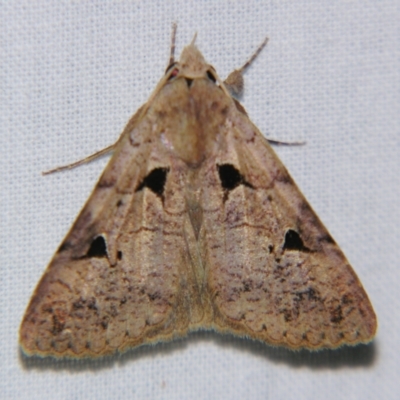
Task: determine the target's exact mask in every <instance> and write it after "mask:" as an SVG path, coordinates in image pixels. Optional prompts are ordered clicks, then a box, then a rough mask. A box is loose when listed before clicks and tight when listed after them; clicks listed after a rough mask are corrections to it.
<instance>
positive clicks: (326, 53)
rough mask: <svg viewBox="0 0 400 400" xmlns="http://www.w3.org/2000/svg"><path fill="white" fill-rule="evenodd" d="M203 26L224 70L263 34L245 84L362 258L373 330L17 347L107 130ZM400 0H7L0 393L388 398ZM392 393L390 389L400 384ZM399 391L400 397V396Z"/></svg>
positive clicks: (399, 147)
mask: <svg viewBox="0 0 400 400" xmlns="http://www.w3.org/2000/svg"><path fill="white" fill-rule="evenodd" d="M172 21H177V22H178V24H179V25H178V36H177V52H178V54H179V52H180V50H181V49H182V46H183V45H185V44H187V43H188V42H189V41H190V40H191V39H192V36H193V34H194V32H195V31H197V32H198V39H197V44H198V46H199V48H200V49H201V50H202V52H203V54H204V55H205V57H206V59H207V60H208V61H209V62H210V63H212V64H213V65H214V66H215V68H216V69H217V71H218V72H219V75H220V76H221V77H222V78H224V77H226V75H227V74H228V73H229V72H230V71H231V70H232V69H234V68H235V67H238V66H240V65H241V64H242V63H243V62H244V61H245V60H246V59H247V57H248V56H249V55H250V54H251V53H252V52H253V51H254V49H255V48H256V47H257V46H258V44H259V43H260V42H261V41H262V39H263V38H264V36H265V35H268V36H269V37H270V42H269V44H268V46H267V48H266V49H265V51H264V52H263V53H262V54H261V55H260V57H259V58H258V60H257V61H256V62H255V63H254V65H253V66H252V68H250V69H249V71H248V72H247V74H246V93H245V96H244V97H243V98H242V101H243V104H244V106H245V107H246V109H247V111H248V113H249V115H250V117H251V119H252V120H253V121H254V122H255V123H256V125H257V126H258V127H259V128H260V130H261V131H262V132H264V133H265V134H266V135H267V136H268V137H271V138H276V139H280V140H288V141H293V140H306V141H307V145H306V146H303V147H285V148H282V147H280V148H277V152H278V154H279V156H280V157H281V159H282V160H283V162H284V163H285V165H286V166H287V167H288V169H289V170H290V172H291V174H292V176H293V178H294V179H295V180H296V182H297V183H298V185H299V186H300V188H301V189H302V191H303V192H304V194H305V195H306V197H307V198H308V200H309V201H310V203H311V204H312V206H313V207H314V209H315V210H316V211H317V213H318V214H319V216H320V217H321V219H322V220H323V221H324V223H325V224H326V226H327V227H328V229H329V230H330V232H331V233H332V235H333V236H334V237H335V239H336V240H337V242H338V243H339V244H340V245H341V247H342V249H343V250H344V252H345V253H346V255H347V256H348V258H349V260H350V262H351V263H352V265H353V267H354V269H355V270H356V271H357V274H358V275H359V277H360V279H361V281H362V282H363V284H364V286H365V289H366V290H367V292H368V294H369V296H370V298H371V301H372V303H373V305H374V307H375V310H376V313H377V315H378V320H379V330H378V335H377V338H376V340H375V341H374V342H373V344H372V345H369V346H359V347H356V348H347V347H346V348H342V349H339V350H336V351H321V352H318V353H310V352H307V351H300V352H291V351H288V350H285V349H279V348H271V347H269V346H266V345H264V344H261V343H257V342H252V341H249V340H243V339H237V338H234V337H231V336H221V335H218V334H215V333H212V332H200V333H195V334H191V335H189V337H188V338H185V339H182V340H177V341H174V342H171V343H163V344H158V345H156V346H147V347H141V348H139V349H137V350H134V351H130V352H128V353H125V354H123V355H122V356H116V357H111V358H106V359H101V360H95V361H82V362H79V361H58V362H57V361H54V360H52V359H39V358H32V359H26V358H24V357H22V356H21V355H20V353H19V350H18V344H17V332H18V328H19V323H20V320H21V318H22V315H23V313H24V310H25V307H26V305H27V303H28V300H29V298H30V296H31V294H32V291H33V289H34V287H35V285H36V283H37V282H38V280H39V278H40V276H41V274H42V272H43V271H44V269H45V267H46V264H47V263H48V262H49V260H50V258H51V256H52V254H53V252H54V251H55V249H56V248H57V246H58V245H59V243H60V241H61V240H62V238H63V237H64V235H65V234H66V232H67V230H68V228H69V226H70V225H71V223H72V222H73V220H74V219H75V217H76V215H77V214H78V212H79V210H80V208H81V206H82V205H83V203H84V202H85V200H86V198H87V197H88V196H89V194H90V192H91V190H92V188H93V186H94V184H95V182H96V180H97V178H98V176H99V175H100V173H101V171H102V169H103V167H104V166H105V163H106V161H107V160H106V159H101V160H98V161H96V162H93V163H91V164H89V165H86V166H82V167H80V168H78V169H75V170H72V171H70V172H65V173H58V174H54V175H51V176H47V177H43V176H41V172H42V171H44V170H47V169H49V168H52V167H55V166H58V165H60V164H61V165H62V164H66V163H70V162H72V161H75V160H77V159H81V158H83V157H85V156H87V155H89V154H91V153H93V152H94V151H96V150H99V149H101V148H103V147H105V146H107V145H108V144H111V143H113V142H114V141H115V140H116V139H117V137H118V135H119V133H120V132H121V130H122V128H123V127H124V124H125V123H126V122H127V120H128V119H129V117H130V116H131V115H132V114H133V113H134V112H135V110H136V109H137V108H138V107H139V106H140V105H141V104H142V103H144V102H145V101H146V99H147V97H148V96H149V94H150V93H151V91H152V90H153V88H154V87H155V85H156V83H157V81H158V80H159V79H160V78H161V76H162V74H163V72H164V68H165V67H166V64H167V60H168V54H169V41H170V31H171V22H172ZM399 21H400V3H399V1H397V0H375V1H372V0H371V1H361V0H358V1H357V0H354V1H350V0H347V1H346V0H341V1H334V2H332V1H330V0H323V1H321V0H307V1H304V0H303V1H300V0H291V1H272V0H270V1H257V0H247V1H246V2H239V1H237V2H234V1H189V0H174V1H162V0H160V1H147V2H135V1H130V2H129V1H124V2H122V1H85V2H72V1H70V2H69V1H32V0H26V1H23V0H20V1H13V2H8V1H6V0H4V1H2V2H1V3H0V29H1V36H0V41H1V42H0V43H1V61H0V74H1V78H0V79H1V90H0V107H1V108H0V118H1V123H0V129H1V137H0V149H1V157H0V163H1V164H0V171H1V226H2V229H1V240H0V246H1V252H0V256H1V262H0V268H1V273H0V313H1V314H0V316H1V324H0V338H1V340H0V343H1V347H0V360H1V361H0V363H1V368H0V397H2V398H13V399H26V398H31V399H36V398H37V399H52V398H57V399H83V398H84V399H111V398H113V399H125V398H129V399H189V398H193V399H213V398H215V399H217V398H218V399H225V398H226V399H241V398H251V399H274V400H278V399H296V400H301V399H307V400H310V399H326V400H330V399H342V398H346V399H376V398H382V399H394V398H396V397H397V396H399V393H400V387H399V386H400V385H399V381H400V376H399V371H400V362H399V356H398V354H399V353H400V340H399V339H400V335H399V328H400V319H399V317H400V315H399V308H400V296H399V295H398V284H399V259H400V244H399V225H400V218H399V217H400V212H399V211H400V207H399V196H400V185H399V172H400V169H399V166H400V163H399V152H400V140H399V130H400V117H399V116H400V40H399V39H400V24H399ZM396 393H397V396H396ZM397 398H398V397H397Z"/></svg>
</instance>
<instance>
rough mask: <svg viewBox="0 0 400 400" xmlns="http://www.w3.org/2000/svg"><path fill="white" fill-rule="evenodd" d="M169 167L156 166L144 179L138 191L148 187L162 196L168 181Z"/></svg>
mask: <svg viewBox="0 0 400 400" xmlns="http://www.w3.org/2000/svg"><path fill="white" fill-rule="evenodd" d="M168 171H169V168H155V169H153V170H152V171H151V172H150V173H149V174H147V176H146V177H145V178H144V179H143V180H142V182H141V183H140V185H139V186H138V188H137V189H136V191H137V192H139V191H140V190H142V189H144V188H145V187H147V188H148V189H150V190H151V191H152V192H153V193H155V194H156V195H158V196H162V195H163V193H164V187H165V182H166V181H167V174H168Z"/></svg>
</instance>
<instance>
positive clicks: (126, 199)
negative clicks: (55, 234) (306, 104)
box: [20, 28, 377, 357]
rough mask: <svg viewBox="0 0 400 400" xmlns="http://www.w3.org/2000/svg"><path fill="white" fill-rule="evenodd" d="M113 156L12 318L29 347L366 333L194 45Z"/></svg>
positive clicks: (111, 348) (364, 303)
mask: <svg viewBox="0 0 400 400" xmlns="http://www.w3.org/2000/svg"><path fill="white" fill-rule="evenodd" d="M175 31H176V28H174V29H173V35H172V37H173V39H172V46H171V57H170V63H169V66H168V68H167V69H166V72H165V75H164V76H163V78H162V79H161V81H160V82H159V84H158V85H157V87H156V89H155V90H154V92H153V93H152V95H151V96H150V98H149V100H148V102H147V103H145V104H144V105H143V106H142V107H141V108H140V109H139V110H138V111H137V112H136V114H135V115H134V116H133V117H132V118H131V120H130V121H129V122H128V124H127V126H126V127H125V129H124V131H123V133H122V135H121V137H120V139H119V140H118V141H117V142H116V143H115V144H114V145H113V146H110V147H109V148H107V149H105V150H103V151H101V152H99V153H96V154H95V155H93V156H92V157H89V158H88V159H86V160H83V161H81V162H78V163H76V164H73V165H72V166H75V165H77V164H80V163H82V162H86V161H89V160H90V159H92V158H95V157H97V156H98V155H99V154H103V153H105V152H107V151H110V150H112V151H113V156H112V158H111V159H110V161H109V164H108V165H107V167H106V169H105V171H104V172H103V174H102V176H101V177H100V179H99V181H98V183H97V185H96V187H95V189H94V191H93V193H92V195H91V196H90V198H89V200H88V201H87V203H86V205H85V206H84V208H83V210H82V211H81V213H80V215H79V216H78V218H77V220H76V221H75V223H74V224H73V226H72V228H71V230H70V231H69V233H68V234H67V236H66V238H65V239H64V241H63V242H62V244H61V245H60V247H59V248H58V250H57V252H56V254H55V255H54V258H53V260H52V261H51V263H50V265H49V266H48V268H47V270H46V271H45V273H44V276H43V277H42V279H41V280H40V282H39V284H38V286H37V288H36V290H35V292H34V294H33V296H32V299H31V301H30V303H29V305H28V308H27V310H26V313H25V316H24V318H23V321H22V324H21V328H20V345H21V348H22V350H23V352H24V353H25V354H27V355H40V356H55V357H89V356H90V357H97V356H102V355H105V354H109V353H113V352H116V351H123V350H126V349H127V348H131V347H135V346H138V345H142V344H145V343H152V342H158V341H165V340H170V339H172V338H174V337H176V336H182V335H185V334H186V333H187V332H188V331H194V330H197V329H213V330H216V331H218V332H222V333H231V334H235V335H239V336H243V337H249V338H253V339H258V340H261V341H264V342H266V343H268V344H271V345H282V346H286V347H289V348H292V349H297V348H307V349H320V348H336V347H339V346H341V345H344V344H347V345H356V344H358V343H367V342H370V341H371V340H372V339H373V337H374V335H375V332H376V329H377V320H376V316H375V313H374V310H373V308H372V305H371V303H370V301H369V299H368V296H367V294H366V293H365V291H364V289H363V287H362V285H361V283H360V281H359V279H358V278H357V276H356V274H355V272H354V271H353V269H352V267H351V266H350V265H349V263H348V261H347V260H346V258H345V256H344V255H343V253H342V251H341V250H340V248H339V247H338V245H337V244H336V243H335V241H334V240H333V238H332V237H331V236H330V234H329V233H328V231H327V230H326V228H325V227H324V226H323V224H322V223H321V222H320V220H319V219H318V217H317V216H316V214H315V213H314V211H313V210H312V208H311V207H310V205H309V204H308V203H307V201H306V199H305V198H304V196H303V195H302V194H301V192H300V190H299V189H298V188H297V186H296V184H295V183H294V181H293V179H292V178H291V177H290V175H289V173H288V172H287V170H286V169H285V167H284V166H283V165H282V163H281V162H280V160H279V159H278V157H277V156H276V154H275V153H274V151H273V150H272V148H271V147H270V144H269V143H268V140H267V139H266V138H265V137H264V136H263V135H262V134H261V133H260V131H259V130H258V129H257V128H256V126H255V125H254V124H253V123H252V122H251V121H250V119H249V118H248V116H247V114H246V111H245V109H244V108H243V106H242V105H241V104H240V103H239V102H238V100H237V99H236V98H235V97H234V96H233V95H232V94H238V93H239V94H240V92H241V91H242V89H243V80H242V73H243V71H244V69H245V68H246V67H247V66H248V65H249V64H250V63H251V62H252V61H253V60H254V58H255V57H256V56H257V54H258V53H259V52H260V51H261V49H262V48H263V47H264V45H265V43H266V40H265V41H264V43H263V44H262V45H261V46H260V48H259V49H258V50H257V52H256V53H255V54H254V56H253V57H252V58H251V59H250V60H249V61H248V62H247V63H246V64H245V65H244V66H243V67H242V68H240V69H239V70H236V71H234V72H233V73H232V74H231V75H230V76H229V77H228V79H227V80H226V81H225V82H223V81H222V80H221V79H220V78H219V77H218V75H217V73H216V71H215V69H214V68H213V67H212V66H211V65H209V64H208V63H207V62H206V61H205V59H204V57H203V55H202V54H201V53H200V51H199V50H198V49H197V47H196V45H195V43H194V41H195V39H193V41H192V43H191V44H189V45H188V46H187V47H185V48H184V50H183V52H182V55H181V57H180V60H179V62H177V61H175V60H174V48H175Z"/></svg>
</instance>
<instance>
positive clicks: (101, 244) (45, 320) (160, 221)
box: [20, 111, 190, 357]
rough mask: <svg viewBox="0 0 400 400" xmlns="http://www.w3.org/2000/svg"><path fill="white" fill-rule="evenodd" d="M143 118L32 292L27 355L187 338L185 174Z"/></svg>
mask: <svg viewBox="0 0 400 400" xmlns="http://www.w3.org/2000/svg"><path fill="white" fill-rule="evenodd" d="M140 113H141V111H139V112H138V114H137V116H136V117H134V118H133V119H132V121H131V122H130V124H128V127H127V128H126V131H125V133H124V134H123V136H122V137H121V140H120V142H119V143H118V145H117V149H116V152H115V154H114V155H113V157H112V159H111V160H110V162H109V164H108V166H107V168H106V170H105V171H104V173H103V175H102V177H101V178H100V180H99V182H98V184H97V186H96V188H95V190H94V192H93V193H92V195H91V197H90V199H89V200H88V202H87V204H86V205H85V207H84V208H83V210H82V212H81V213H80V215H79V217H78V218H77V220H76V222H75V224H74V225H73V227H72V229H71V231H70V232H69V233H68V235H67V237H66V238H65V240H64V242H63V243H62V244H61V246H60V248H59V249H58V251H57V253H56V254H55V256H54V258H53V260H52V262H51V263H50V265H49V267H48V268H47V270H46V272H45V274H44V276H43V278H42V279H41V281H40V283H39V284H38V286H37V288H36V291H35V293H34V295H33V297H32V299H31V302H30V304H29V306H28V309H27V311H26V314H25V317H24V319H23V322H22V325H21V329H20V342H21V346H22V348H23V350H24V352H26V353H27V354H39V355H53V356H72V357H74V356H79V357H81V356H99V355H103V354H105V353H111V352H113V351H115V350H117V349H119V350H122V349H124V348H126V347H128V346H129V347H130V346H135V345H137V344H141V343H146V342H151V341H154V340H160V339H161V340H162V339H166V338H168V337H170V336H171V334H172V332H175V333H176V334H179V333H184V332H185V331H186V330H187V327H188V323H189V321H188V307H189V304H188V301H189V300H188V298H187V288H188V287H189V286H190V285H189V283H188V280H190V277H189V276H188V273H187V265H188V264H190V263H189V261H188V256H187V249H186V248H185V243H184V239H183V226H184V223H185V216H186V213H185V212H184V211H185V207H186V206H185V201H184V199H183V197H182V193H183V190H182V188H181V187H180V185H181V182H182V181H183V179H182V177H181V174H182V171H183V170H182V168H181V166H180V164H179V160H178V161H176V162H174V160H170V158H169V156H168V154H167V153H166V151H165V148H164V147H163V146H161V145H159V144H158V143H157V141H156V140H154V132H153V128H154V124H153V120H152V117H151V113H148V114H149V115H150V116H145V117H141V116H140Z"/></svg>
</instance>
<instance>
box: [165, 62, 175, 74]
mask: <svg viewBox="0 0 400 400" xmlns="http://www.w3.org/2000/svg"><path fill="white" fill-rule="evenodd" d="M176 64H177V63H176V62H175V61H174V62H172V63H171V64H169V65H168V67H167V68H166V69H165V74H167V72H168V71H169V70H170V69H172V67H174V66H175V65H176Z"/></svg>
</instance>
